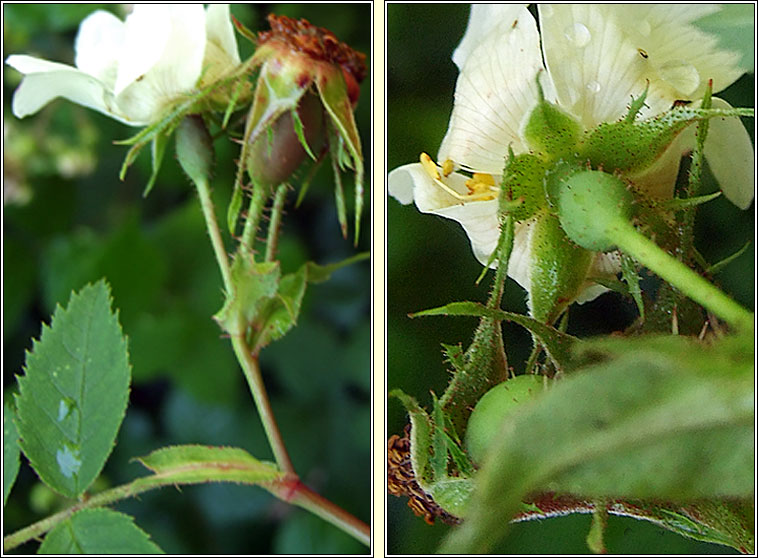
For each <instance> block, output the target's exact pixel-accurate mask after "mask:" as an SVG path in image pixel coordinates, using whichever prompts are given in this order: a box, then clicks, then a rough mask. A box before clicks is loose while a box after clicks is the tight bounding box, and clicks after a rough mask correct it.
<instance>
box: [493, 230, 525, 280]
mask: <svg viewBox="0 0 758 558" xmlns="http://www.w3.org/2000/svg"><path fill="white" fill-rule="evenodd" d="M535 222H536V218H532V219H529V220H528V221H524V222H523V223H518V224H517V225H516V226H515V227H514V229H513V249H512V250H511V257H510V259H509V260H508V276H509V277H511V278H512V279H513V280H514V281H516V283H518V284H519V285H521V286H522V287H523V288H524V289H525V290H526V291H529V286H530V285H531V284H532V236H533V235H532V233H533V232H534V226H533V225H534V223H535ZM493 249H494V247H493Z"/></svg>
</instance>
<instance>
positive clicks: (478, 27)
mask: <svg viewBox="0 0 758 558" xmlns="http://www.w3.org/2000/svg"><path fill="white" fill-rule="evenodd" d="M526 6H527V4H472V5H471V13H470V15H469V18H468V25H467V26H466V32H465V33H464V34H463V38H462V39H461V42H460V44H459V45H458V48H456V49H455V51H454V52H453V62H455V65H456V66H458V70H462V69H463V66H464V64H465V63H466V60H467V59H468V57H469V56H470V55H471V53H472V52H473V51H474V50H475V49H476V48H477V47H478V46H479V45H480V44H481V42H482V40H483V39H485V38H486V37H487V35H489V33H491V32H492V31H493V29H494V28H495V27H497V26H498V25H499V24H500V23H502V22H504V21H511V22H513V21H515V20H517V19H518V18H519V17H522V16H523V15H524V8H525V7H526ZM528 15H529V17H530V18H531V17H532V16H531V14H528Z"/></svg>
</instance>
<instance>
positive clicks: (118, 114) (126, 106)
mask: <svg viewBox="0 0 758 558" xmlns="http://www.w3.org/2000/svg"><path fill="white" fill-rule="evenodd" d="M75 51H76V58H75V64H76V67H73V66H68V65H65V64H60V63H57V62H49V61H47V60H42V59H40V58H35V57H33V56H26V55H12V56H9V57H8V59H7V60H6V63H7V64H9V65H10V66H12V67H14V68H15V69H16V70H18V71H19V72H21V73H22V74H24V79H23V80H22V82H21V85H20V86H19V87H18V89H17V90H16V92H15V94H14V96H13V114H15V115H16V116H17V117H18V118H23V117H24V116H28V115H30V114H34V113H35V112H37V111H38V110H40V109H41V108H42V107H43V106H45V105H46V104H47V103H49V102H50V101H52V100H53V99H55V98H57V97H63V98H65V99H68V100H70V101H73V102H75V103H77V104H80V105H82V106H85V107H88V108H91V109H94V110H97V111H99V112H102V113H103V114H106V115H108V116H110V117H112V118H115V119H116V120H119V121H121V122H123V123H125V124H129V125H131V126H145V125H148V124H151V123H153V122H155V121H156V120H158V119H159V118H160V116H161V115H162V114H163V113H164V112H165V111H166V109H167V108H169V107H170V106H171V105H172V104H174V103H176V102H177V101H178V100H180V99H181V98H182V96H184V95H187V94H188V93H191V92H193V91H194V90H195V89H196V88H197V87H198V85H199V82H200V80H201V78H202V80H203V81H208V80H211V79H213V78H216V77H218V76H220V75H221V74H222V73H224V71H225V70H227V69H228V68H232V67H235V66H237V65H238V64H239V63H240V58H239V54H238V52H237V41H236V38H235V36H234V30H233V28H232V24H231V21H230V17H229V5H228V4H211V5H210V6H209V7H208V8H207V10H206V9H203V6H202V4H169V5H161V4H137V5H136V6H135V7H134V11H133V12H132V13H131V14H130V15H129V16H127V18H126V20H125V21H121V20H119V19H118V18H117V17H116V16H114V15H113V14H111V13H110V12H105V11H96V12H94V13H92V14H91V15H89V16H88V17H87V18H86V19H85V20H84V21H83V22H82V23H81V25H80V26H79V32H78V34H77V37H76V43H75Z"/></svg>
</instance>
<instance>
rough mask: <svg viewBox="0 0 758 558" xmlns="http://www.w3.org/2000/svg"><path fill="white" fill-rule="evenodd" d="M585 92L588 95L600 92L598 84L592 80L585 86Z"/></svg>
mask: <svg viewBox="0 0 758 558" xmlns="http://www.w3.org/2000/svg"><path fill="white" fill-rule="evenodd" d="M587 91H589V92H590V93H597V92H598V91H600V82H597V81H595V80H592V81H591V82H589V83H588V84H587Z"/></svg>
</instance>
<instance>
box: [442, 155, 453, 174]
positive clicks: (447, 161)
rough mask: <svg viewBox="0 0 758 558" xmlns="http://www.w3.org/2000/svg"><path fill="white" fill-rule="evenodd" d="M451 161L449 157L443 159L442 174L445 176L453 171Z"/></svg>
mask: <svg viewBox="0 0 758 558" xmlns="http://www.w3.org/2000/svg"><path fill="white" fill-rule="evenodd" d="M453 166H454V165H453V161H452V160H451V159H445V162H444V163H442V174H443V175H444V176H445V177H448V176H450V173H451V172H453Z"/></svg>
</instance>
